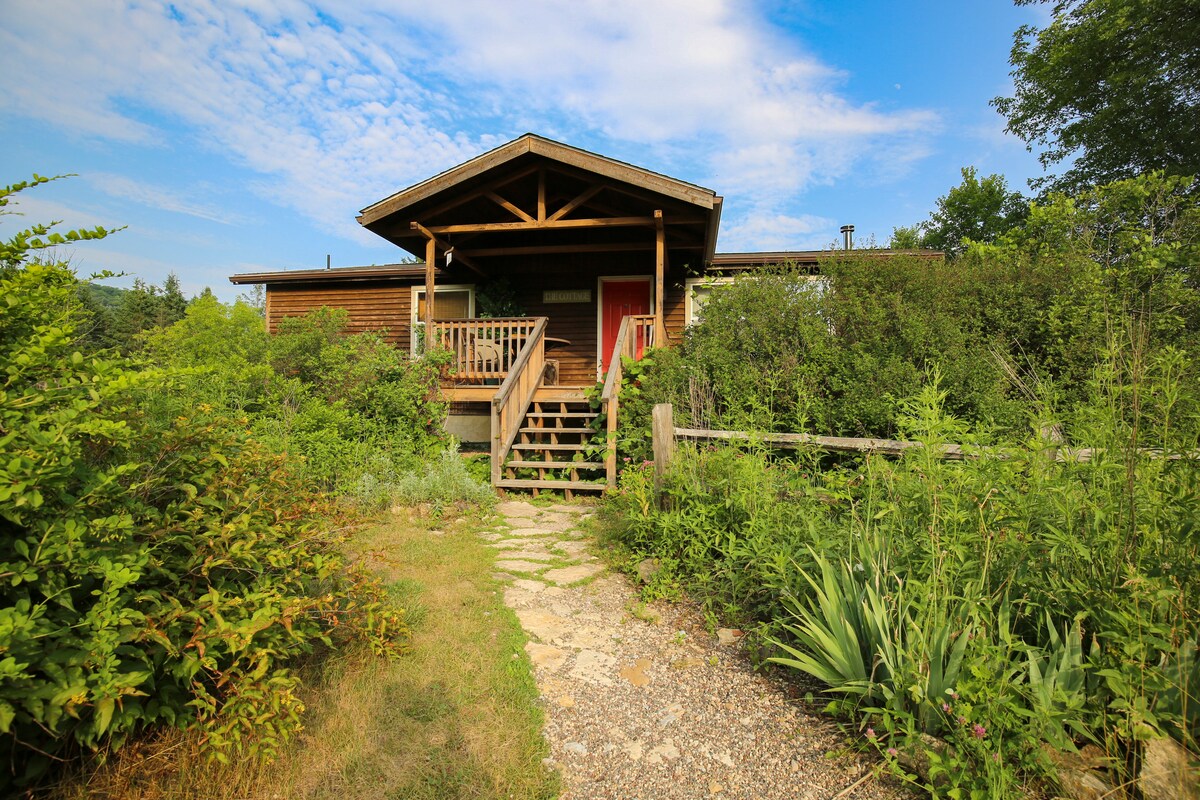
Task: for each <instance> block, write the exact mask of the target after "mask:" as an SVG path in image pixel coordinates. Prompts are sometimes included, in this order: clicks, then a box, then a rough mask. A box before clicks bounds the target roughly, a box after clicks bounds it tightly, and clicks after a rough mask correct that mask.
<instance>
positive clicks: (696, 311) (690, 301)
mask: <svg viewBox="0 0 1200 800" xmlns="http://www.w3.org/2000/svg"><path fill="white" fill-rule="evenodd" d="M731 283H733V278H731V277H728V276H723V275H709V276H706V277H703V278H688V279H687V283H686V284H685V286H684V298H685V299H684V313H685V314H686V315H687V324H688V325H692V324H694V323H696V322H699V321H700V318H701V316H703V310H704V304H705V303H706V302H708V298H709V297H710V296H711V295H712V293H713V291H714V290H716V289H719V288H720V287H722V286H728V285H729V284H731Z"/></svg>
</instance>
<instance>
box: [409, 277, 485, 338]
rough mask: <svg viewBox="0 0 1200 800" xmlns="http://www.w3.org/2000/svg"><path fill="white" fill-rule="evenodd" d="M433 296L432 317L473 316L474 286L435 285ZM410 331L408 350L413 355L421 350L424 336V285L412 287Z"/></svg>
mask: <svg viewBox="0 0 1200 800" xmlns="http://www.w3.org/2000/svg"><path fill="white" fill-rule="evenodd" d="M433 291H434V298H433V318H434V319H470V318H472V317H474V316H475V287H474V286H471V285H467V284H447V285H446V286H435V287H434V290H433ZM411 305H412V319H411V322H412V331H413V336H412V337H411V339H410V348H409V349H410V350H411V351H412V353H413V355H416V354H418V353H420V352H421V342H423V341H424V339H425V336H424V332H425V287H424V286H414V287H413V289H412V304H411Z"/></svg>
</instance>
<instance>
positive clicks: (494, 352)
mask: <svg viewBox="0 0 1200 800" xmlns="http://www.w3.org/2000/svg"><path fill="white" fill-rule="evenodd" d="M720 217H721V197H720V196H718V195H717V194H716V193H715V192H713V191H712V190H711V189H705V188H703V187H701V186H696V185H694V184H691V183H687V182H685V181H681V180H677V179H675V178H670V177H667V176H665V175H660V174H658V173H655V172H651V171H650V170H647V169H642V168H640V167H635V166H632V165H630V164H626V163H623V162H620V161H616V160H614V159H611V158H606V157H604V156H601V155H597V154H594V153H589V152H587V151H584V150H580V149H578V148H575V147H570V146H568V145H564V144H561V143H558V142H554V141H551V140H549V139H545V138H543V137H540V136H536V135H534V134H525V135H524V136H522V137H520V138H518V139H516V140H514V141H512V142H509V143H508V144H505V145H502V146H500V147H498V148H496V149H495V150H492V151H490V152H488V153H484V154H483V155H481V156H478V157H477V158H473V159H471V160H470V161H467V162H466V163H464V164H461V165H459V166H457V167H454V168H453V169H450V170H447V171H446V172H443V173H441V174H440V175H436V176H434V177H432V178H429V179H428V180H426V181H423V182H421V183H418V184H417V185H415V186H411V187H409V188H407V189H404V190H402V191H400V192H397V193H396V194H393V195H392V196H390V197H386V198H384V199H382V200H380V201H379V202H377V203H374V204H373V205H370V206H368V207H367V208H365V209H363V211H362V213H361V214H360V215H359V217H358V221H359V223H360V224H362V225H363V227H365V228H366V229H367V230H370V231H371V232H373V233H375V234H377V235H379V236H382V237H383V238H385V239H387V240H388V241H390V242H393V243H394V244H396V245H397V246H398V247H400V248H401V249H402V250H404V251H405V252H406V253H407V254H408V255H409V256H410V257H411V259H412V260H413V261H414V262H416V261H417V260H418V259H419V260H420V263H400V264H389V265H384V266H379V267H350V268H337V269H324V270H290V271H284V272H267V273H254V274H242V275H234V276H232V277H231V278H230V280H231V281H232V282H233V283H235V284H263V285H265V287H266V316H267V325H268V329H269V330H271V331H274V330H275V329H276V327H277V326H278V324H279V321H280V320H281V319H282V318H283V317H286V316H290V315H299V314H304V313H307V312H309V311H311V310H314V309H317V308H320V307H321V306H330V307H338V308H344V309H346V310H347V311H348V312H349V315H350V327H351V329H352V330H381V331H384V332H385V335H386V336H387V338H388V339H389V340H390V341H392V342H394V343H396V344H397V345H398V346H400V347H401V348H404V349H406V350H408V351H410V352H412V353H414V354H417V353H419V352H421V350H422V348H428V347H431V346H436V347H438V348H440V349H443V350H448V351H450V353H452V364H451V366H450V368H448V369H447V370H446V373H445V376H444V379H443V386H442V390H443V392H444V393H445V396H446V398H447V400H449V401H450V404H451V405H450V416H449V419H448V420H447V429H448V430H449V431H450V432H451V433H453V434H455V435H457V436H458V437H459V438H460V439H462V440H463V441H468V442H471V441H474V442H489V443H490V445H491V452H492V479H493V483H494V484H495V485H496V486H497V487H500V488H530V489H533V490H534V491H537V490H539V489H543V488H552V489H560V490H564V491H566V492H567V493H568V494H571V493H572V492H575V491H596V490H602V489H603V488H605V487H606V486H610V485H612V483H613V482H614V480H615V476H616V458H615V449H614V447H613V446H612V445H611V441H612V439H613V437H611V436H610V437H609V440H610V444H609V446H607V447H604V446H601V447H600V448H599V454H597V447H596V446H595V445H594V444H593V434H594V430H593V428H592V427H591V425H592V424H593V421H594V420H595V419H596V416H597V412H596V411H594V410H592V409H591V408H589V407H588V404H587V402H586V400H585V398H584V393H585V391H586V390H587V388H588V387H591V386H594V385H595V384H596V382H597V381H598V380H601V379H603V380H604V381H605V383H604V390H603V394H602V407H601V409H599V411H602V412H604V413H605V414H606V417H607V425H608V430H609V432H610V433H611V432H615V430H616V425H617V424H618V420H619V398H618V396H617V391H616V390H617V389H618V388H619V387H620V382H621V369H622V367H621V359H620V355H621V354H624V355H627V356H630V357H633V358H638V357H640V354H641V353H642V352H643V351H644V350H645V349H646V348H648V347H653V346H660V345H667V344H670V342H671V341H672V340H674V339H677V338H678V337H679V336H680V334H681V332H682V330H683V328H684V327H685V326H686V325H687V324H688V323H689V322H690V321H691V319H693V318H694V317H695V314H696V311H697V308H696V306H697V305H698V303H699V300H700V299H702V297H703V295H704V292H705V291H706V289H707V287H708V286H710V285H711V284H712V282H713V281H714V280H721V278H718V277H714V276H717V275H727V274H729V273H730V272H732V271H736V270H739V269H745V268H752V267H754V266H757V265H761V264H766V263H780V262H783V261H796V262H801V263H812V264H815V263H816V258H817V255H818V253H815V252H805V253H800V252H789V253H746V254H728V255H718V254H716V253H715V252H714V248H715V245H716V239H717V227H718V224H719V222H720ZM497 295H504V297H505V299H506V301H507V302H506V304H505V305H506V307H507V309H508V310H509V311H510V312H514V311H515V313H513V315H511V316H494V308H492V309H488V308H485V306H488V305H491V306H493V307H494V306H496V302H495V299H496V296H497ZM430 297H432V298H433V302H432V303H429V302H427V298H430ZM489 312H490V313H489Z"/></svg>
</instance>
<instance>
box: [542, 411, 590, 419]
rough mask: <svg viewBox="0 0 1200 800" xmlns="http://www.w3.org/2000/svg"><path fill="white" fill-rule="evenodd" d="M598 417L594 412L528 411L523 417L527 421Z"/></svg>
mask: <svg viewBox="0 0 1200 800" xmlns="http://www.w3.org/2000/svg"><path fill="white" fill-rule="evenodd" d="M598 416H600V415H599V414H598V413H597V412H595V411H530V412H529V413H527V414H526V415H525V417H526V418H527V419H532V418H535V417H537V418H541V419H595V418H596V417H598Z"/></svg>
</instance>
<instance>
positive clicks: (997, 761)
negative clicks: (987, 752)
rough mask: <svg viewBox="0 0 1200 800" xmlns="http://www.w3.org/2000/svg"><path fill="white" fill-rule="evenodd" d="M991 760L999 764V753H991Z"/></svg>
mask: <svg viewBox="0 0 1200 800" xmlns="http://www.w3.org/2000/svg"><path fill="white" fill-rule="evenodd" d="M992 761H994V762H996V763H997V764H999V763H1000V754H999V753H992Z"/></svg>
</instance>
